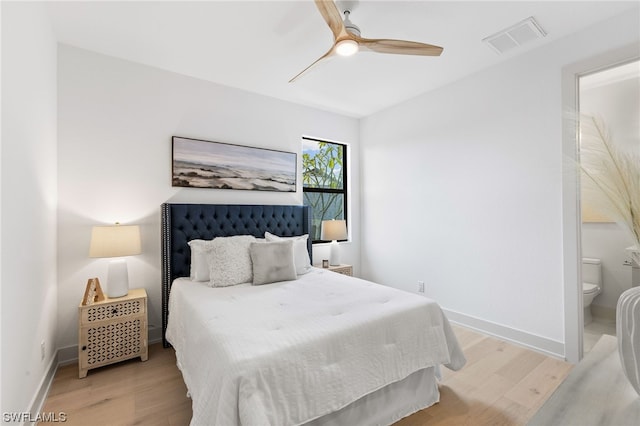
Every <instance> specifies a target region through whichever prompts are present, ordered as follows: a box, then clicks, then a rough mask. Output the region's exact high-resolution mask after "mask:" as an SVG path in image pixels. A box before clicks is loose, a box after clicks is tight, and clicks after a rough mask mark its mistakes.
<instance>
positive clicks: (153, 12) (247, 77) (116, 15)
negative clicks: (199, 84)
mask: <svg viewBox="0 0 640 426" xmlns="http://www.w3.org/2000/svg"><path fill="white" fill-rule="evenodd" d="M356 3H357V4H356V6H355V8H354V10H353V13H352V14H351V20H352V21H353V22H354V23H355V24H357V25H358V26H359V27H360V29H361V30H362V36H363V37H366V38H393V39H405V40H413V41H420V42H423V43H429V44H435V45H438V46H442V47H444V52H443V54H442V56H440V57H421V56H403V55H388V54H386V55H385V54H377V53H371V52H361V53H358V54H357V55H355V56H353V57H350V58H335V59H331V60H330V61H328V62H326V63H324V64H322V65H320V66H319V67H317V68H316V69H314V70H313V71H312V72H311V73H309V74H307V75H305V76H304V77H303V78H301V79H300V80H298V81H296V82H295V83H288V81H289V79H290V78H291V77H293V76H294V75H296V74H297V73H298V72H299V71H301V70H302V69H304V68H305V67H306V66H308V65H309V64H311V63H312V62H313V61H315V60H316V59H317V58H319V57H320V56H321V55H323V54H324V53H325V52H326V51H327V50H328V49H329V48H330V47H331V44H332V41H333V40H332V35H331V31H330V30H329V28H328V27H327V25H326V23H325V22H324V20H323V19H322V17H321V15H320V14H319V12H318V10H317V8H316V6H315V4H314V2H313V1H312V0H296V1H292V0H290V1H267V0H259V1H238V0H236V1H196V2H181V1H175V2H167V1H160V2H151V1H143V2H112V1H105V2H96V1H86V2H85V1H72V2H50V3H49V4H48V7H49V11H50V14H51V19H52V22H53V27H54V31H55V34H56V36H57V38H58V41H59V42H61V43H65V44H69V45H72V46H76V47H80V48H84V49H88V50H92V51H96V52H99V53H103V54H106V55H111V56H115V57H119V58H123V59H127V60H130V61H134V62H138V63H142V64H146V65H150V66H154V67H158V68H161V69H165V70H169V71H173V72H177V73H180V74H185V75H188V76H192V77H197V78H200V79H203V80H208V81H212V82H216V83H219V84H223V85H226V86H231V87H236V88H240V89H244V90H247V91H250V92H255V93H260V94H263V95H267V96H272V97H276V98H280V99H284V100H287V101H292V102H296V103H301V104H304V105H309V106H313V107H317V108H321V109H325V110H329V111H334V112H338V113H341V114H346V115H350V116H354V117H362V116H366V115H369V114H371V113H373V112H376V111H379V110H381V109H384V108H386V107H388V106H390V105H393V104H396V103H399V102H401V101H403V100H406V99H409V98H411V97H414V96H416V95H418V94H420V93H423V92H426V91H429V90H432V89H434V88H436V87H439V86H442V85H444V84H447V83H449V82H452V81H454V80H457V79H459V78H461V77H464V76H465V75H469V74H472V73H475V72H477V71H479V70H481V69H483V68H486V67H489V66H492V65H494V64H496V63H499V62H501V61H504V60H506V59H508V58H511V57H513V56H514V55H518V54H521V53H523V52H525V51H527V50H529V49H532V48H536V47H539V46H541V45H543V44H544V43H549V42H550V41H552V40H557V39H558V38H561V37H563V36H565V35H567V34H570V33H572V32H575V31H578V30H580V29H582V28H585V27H587V26H589V25H591V24H593V23H595V22H598V21H601V20H604V19H606V18H608V17H611V16H614V15H617V14H619V13H623V12H625V11H626V12H628V13H638V12H637V11H638V9H637V7H638V2H637V1H632V2H614V1H597V2H594V1H589V2H582V1H566V2H556V1H534V2H526V1H502V2H484V1H467V2H454V1H439V2H434V1H424V0H414V1H373V0H371V1H367V0H362V1H359V2H356ZM529 16H533V17H534V18H535V19H536V20H537V21H538V23H539V24H540V26H541V27H542V28H543V29H544V30H545V31H546V33H547V37H545V38H544V39H540V40H535V41H533V42H531V43H530V44H527V45H524V46H521V47H520V48H519V49H518V50H517V51H514V52H508V53H507V54H504V55H498V54H497V53H495V52H494V51H493V50H492V49H490V48H489V47H488V46H487V45H485V44H484V43H483V42H482V39H483V38H485V37H487V36H490V35H492V34H494V33H496V32H498V31H500V30H502V29H505V28H507V27H510V26H511V25H513V24H516V23H518V22H519V21H522V20H523V19H526V18H528V17H529Z"/></svg>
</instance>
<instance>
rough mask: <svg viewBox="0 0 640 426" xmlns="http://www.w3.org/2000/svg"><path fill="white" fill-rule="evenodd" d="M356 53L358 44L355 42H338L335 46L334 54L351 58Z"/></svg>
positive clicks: (348, 40)
mask: <svg viewBox="0 0 640 426" xmlns="http://www.w3.org/2000/svg"><path fill="white" fill-rule="evenodd" d="M357 52H358V43H357V42H356V41H355V40H350V39H347V40H340V41H339V42H338V44H337V45H336V53H337V54H338V55H340V56H351V55H355V54H356V53H357Z"/></svg>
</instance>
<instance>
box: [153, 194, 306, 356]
mask: <svg viewBox="0 0 640 426" xmlns="http://www.w3.org/2000/svg"><path fill="white" fill-rule="evenodd" d="M161 212H162V340H163V344H164V346H165V347H168V346H169V344H168V342H167V341H166V339H165V331H166V329H167V320H168V317H169V310H168V305H169V293H170V291H171V283H173V280H174V279H176V278H178V277H188V276H189V272H190V271H189V269H190V265H191V250H190V249H189V246H188V244H187V243H188V242H189V241H191V240H194V239H203V240H210V239H212V238H214V237H228V236H232V235H253V236H255V237H257V238H263V237H264V233H265V232H266V231H268V232H270V233H272V234H275V235H279V236H281V237H291V236H294V235H304V234H308V233H309V232H310V230H311V214H310V211H309V207H307V206H272V205H231V204H170V203H165V204H163V205H162V208H161ZM307 249H308V250H309V258H310V259H311V260H312V261H313V257H312V251H311V238H309V240H308V243H307Z"/></svg>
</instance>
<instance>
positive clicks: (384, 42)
mask: <svg viewBox="0 0 640 426" xmlns="http://www.w3.org/2000/svg"><path fill="white" fill-rule="evenodd" d="M355 40H356V41H357V42H358V45H359V46H360V50H370V51H372V52H378V53H395V54H398V55H420V56H440V54H441V53H442V50H443V49H442V47H440V46H434V45H432V44H426V43H419V42H417V41H406V40H390V39H368V38H362V37H355Z"/></svg>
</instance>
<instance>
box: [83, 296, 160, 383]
mask: <svg viewBox="0 0 640 426" xmlns="http://www.w3.org/2000/svg"><path fill="white" fill-rule="evenodd" d="M78 325H79V332H78V374H79V376H80V378H81V379H82V378H83V377H87V371H89V370H90V369H92V368H97V367H102V366H104V365H108V364H113V363H114V362H118V361H124V360H125V359H130V358H136V357H140V359H141V360H142V361H146V360H147V359H148V358H149V352H148V345H147V340H148V336H147V292H146V291H145V289H143V288H136V289H132V290H129V293H128V294H127V295H126V296H123V297H118V298H115V299H109V298H107V299H105V300H103V301H101V302H96V303H94V304H92V305H82V304H80V306H78Z"/></svg>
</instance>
